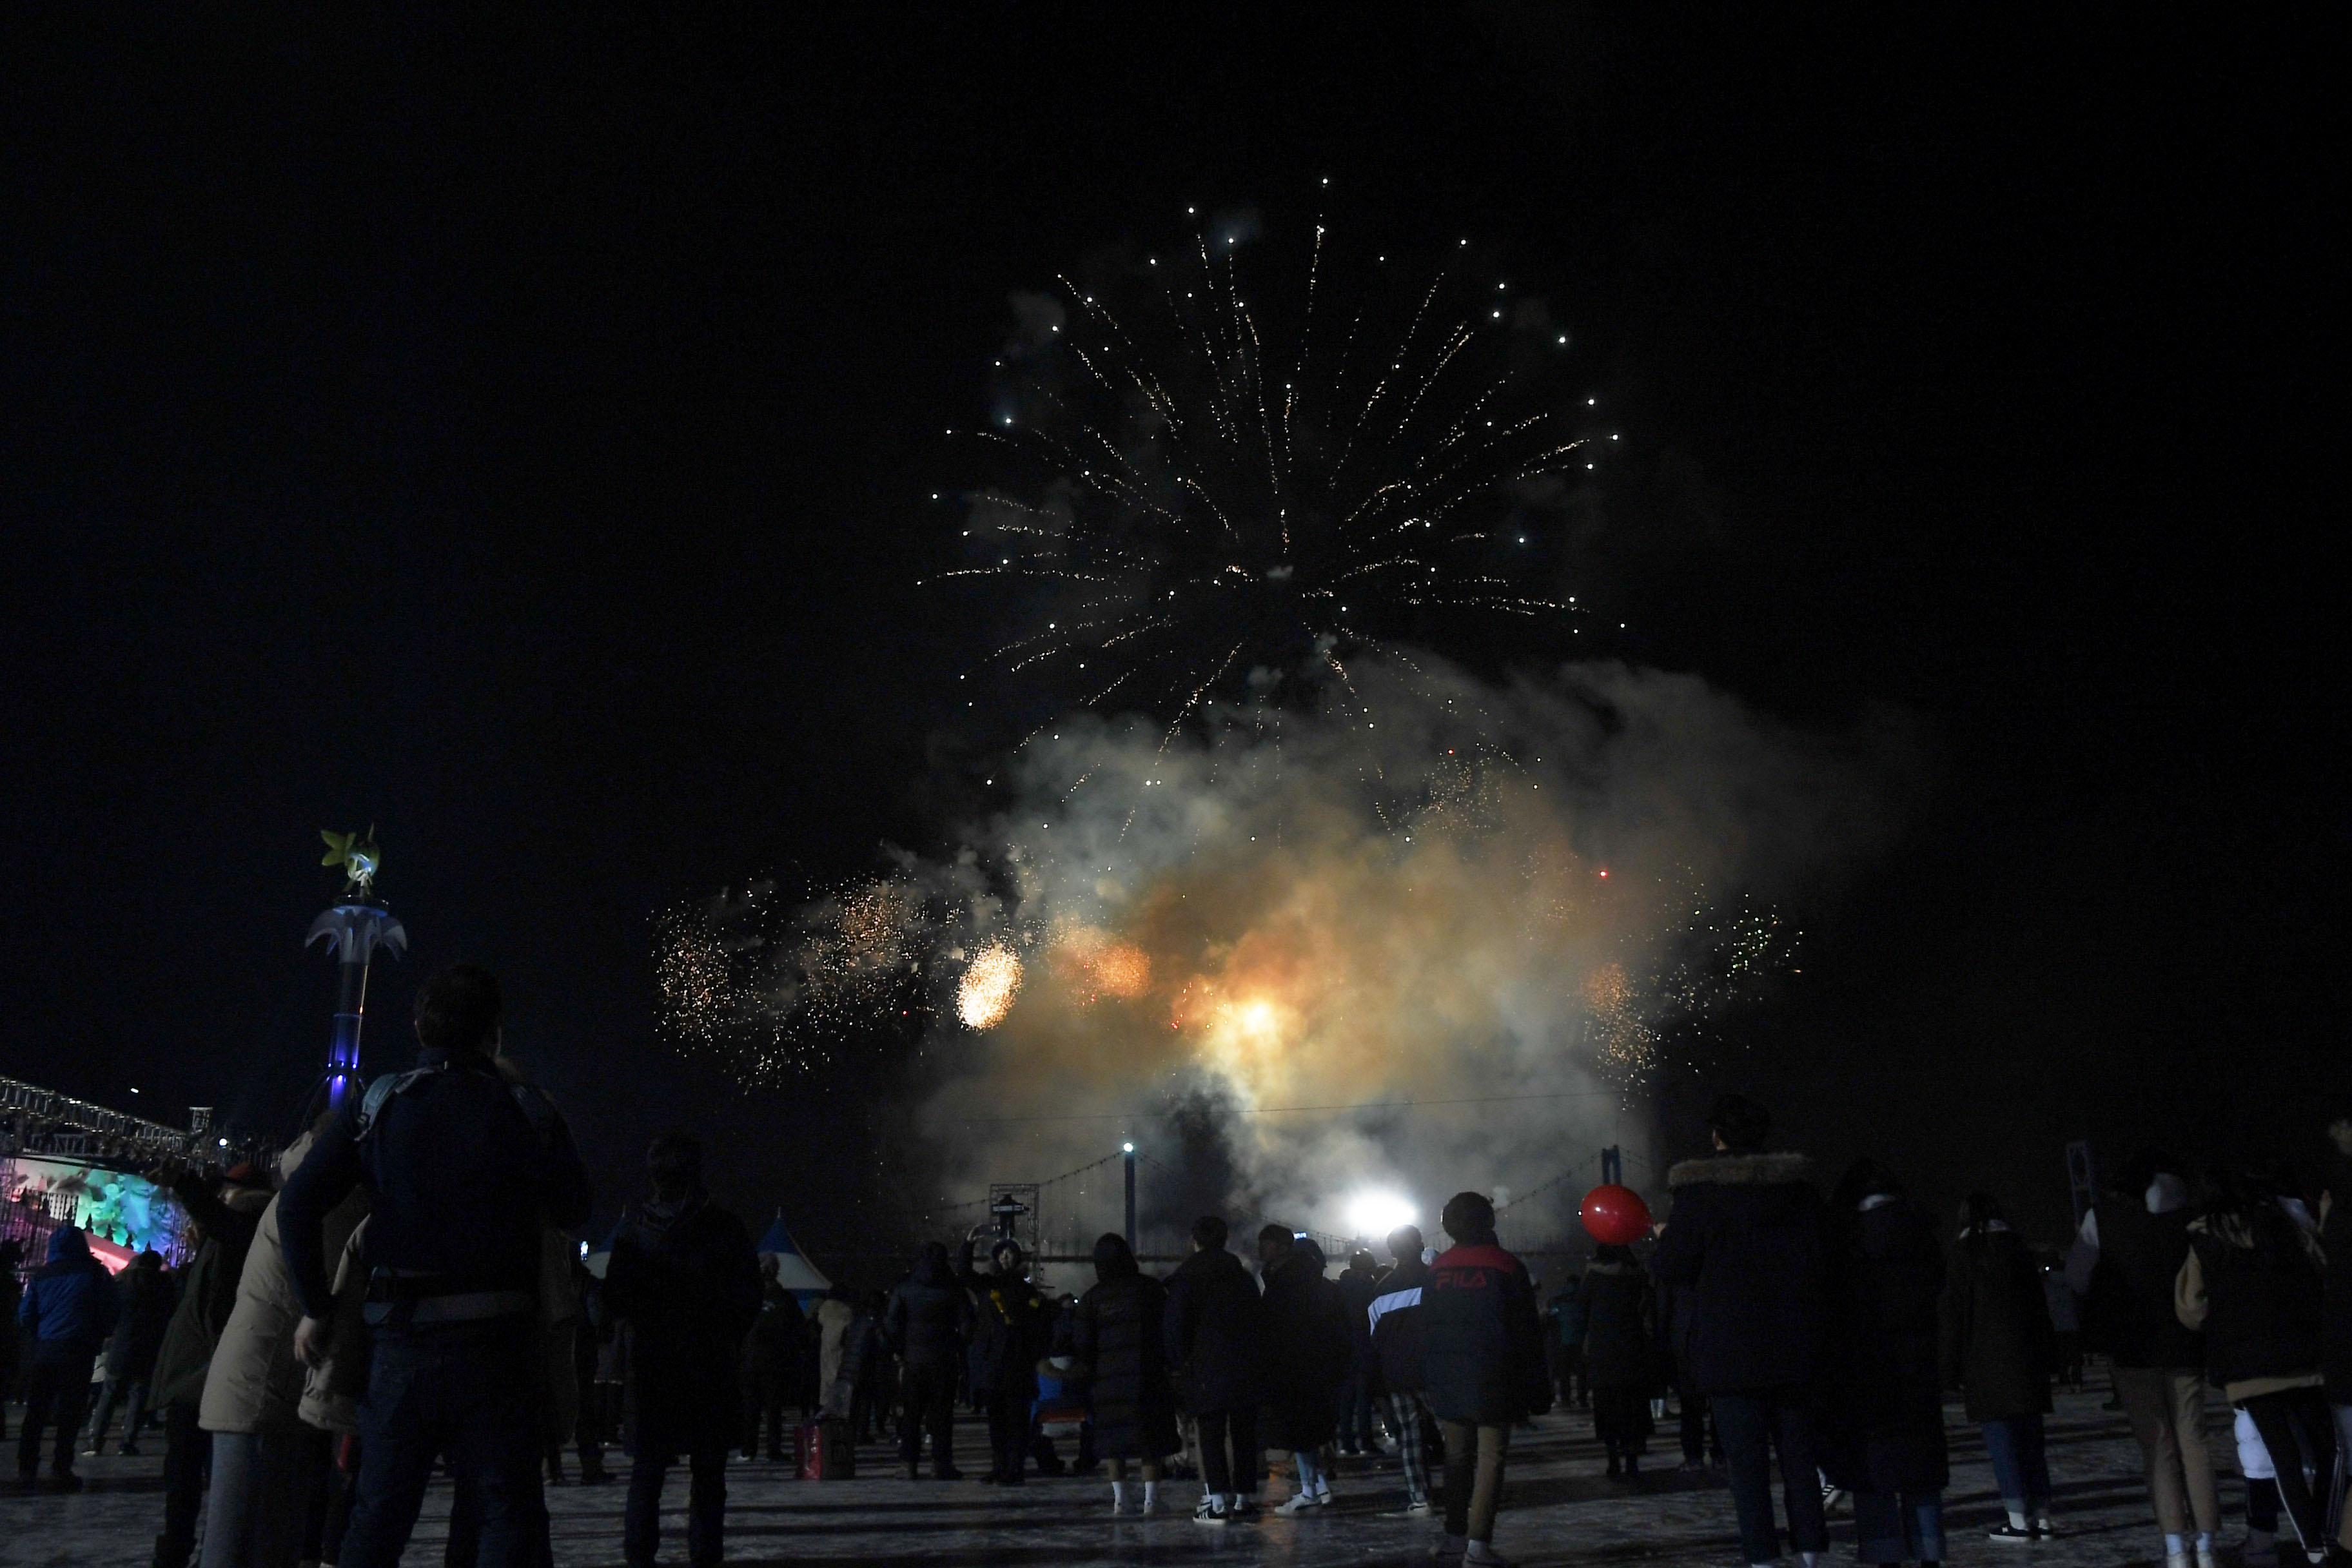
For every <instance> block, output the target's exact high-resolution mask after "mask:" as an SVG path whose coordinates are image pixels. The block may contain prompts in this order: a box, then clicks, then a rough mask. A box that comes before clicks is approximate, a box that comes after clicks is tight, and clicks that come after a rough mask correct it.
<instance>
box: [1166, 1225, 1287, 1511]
mask: <svg viewBox="0 0 2352 1568" xmlns="http://www.w3.org/2000/svg"><path fill="white" fill-rule="evenodd" d="M1227 1235H1228V1232H1227V1230H1226V1227H1225V1222H1224V1221H1223V1219H1222V1218H1220V1217H1219V1216H1217V1215H1202V1216H1201V1217H1200V1218H1199V1219H1196V1220H1194V1221H1193V1222H1192V1256H1191V1257H1189V1258H1185V1259H1184V1261H1183V1262H1182V1263H1181V1264H1180V1265H1178V1266H1177V1268H1176V1272H1175V1273H1174V1274H1173V1275H1171V1276H1170V1278H1169V1280H1168V1306H1167V1310H1166V1312H1165V1314H1164V1316H1163V1317H1162V1319H1161V1335H1162V1339H1163V1342H1164V1348H1165V1349H1166V1351H1167V1360H1168V1365H1169V1367H1170V1368H1171V1370H1172V1371H1173V1372H1174V1373H1175V1375H1176V1397H1177V1400H1178V1402H1179V1403H1180V1404H1181V1405H1182V1406H1183V1407H1184V1411H1185V1414H1187V1415H1190V1416H1192V1420H1193V1423H1194V1425H1195V1426H1196V1427H1197V1429H1198V1431H1199V1434H1200V1441H1201V1502H1200V1506H1199V1507H1198V1508H1196V1509H1194V1510H1193V1511H1192V1520H1193V1522H1194V1523H1196V1524H1206V1525H1224V1524H1229V1523H1232V1522H1234V1521H1238V1520H1241V1519H1244V1518H1246V1517H1247V1516H1248V1514H1249V1513H1250V1512H1251V1511H1253V1510H1255V1507H1256V1499H1257V1494H1258V1492H1259V1490H1260V1489H1262V1488H1263V1487H1264V1486H1265V1458H1264V1455H1263V1453H1262V1451H1261V1450H1260V1449H1259V1447H1258V1438H1257V1409H1258V1404H1259V1402H1260V1401H1261V1400H1262V1399H1264V1398H1265V1304H1264V1302H1263V1301H1261V1300H1259V1297H1258V1288H1257V1281H1256V1280H1255V1279H1251V1278H1250V1274H1249V1270H1248V1269H1247V1268H1244V1267H1242V1260H1241V1259H1240V1258H1235V1257H1234V1255H1233V1254H1232V1253H1231V1252H1228V1251H1226V1250H1225V1238H1226V1237H1227Z"/></svg>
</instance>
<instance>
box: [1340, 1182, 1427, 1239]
mask: <svg viewBox="0 0 2352 1568" xmlns="http://www.w3.org/2000/svg"><path fill="white" fill-rule="evenodd" d="M1420 1218H1421V1211H1420V1210H1419V1209H1417V1208H1415V1207H1413V1206H1412V1199H1411V1198H1408V1197H1406V1196H1405V1195H1404V1194H1402V1193H1395V1192H1389V1191H1386V1190H1383V1189H1374V1190H1371V1191H1368V1192H1361V1193H1358V1194H1356V1195H1355V1196H1354V1197H1352V1198H1349V1200H1348V1228H1349V1230H1350V1231H1353V1232H1354V1233H1355V1234H1356V1235H1358V1236H1360V1237H1367V1238H1370V1239H1377V1238H1379V1237H1385V1236H1387V1235H1388V1233H1389V1232H1391V1231H1392V1230H1394V1229H1395V1228H1396V1227H1397V1226H1401V1225H1412V1224H1413V1223H1414V1222H1415V1221H1417V1220H1419V1219H1420Z"/></svg>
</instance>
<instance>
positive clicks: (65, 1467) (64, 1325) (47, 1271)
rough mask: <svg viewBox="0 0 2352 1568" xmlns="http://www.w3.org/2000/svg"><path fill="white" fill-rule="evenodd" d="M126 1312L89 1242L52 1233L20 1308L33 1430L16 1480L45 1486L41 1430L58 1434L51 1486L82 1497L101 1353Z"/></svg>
mask: <svg viewBox="0 0 2352 1568" xmlns="http://www.w3.org/2000/svg"><path fill="white" fill-rule="evenodd" d="M120 1311H121V1299H120V1298H119V1297H118V1296H117V1294H116V1292H115V1285H114V1277H113V1276H112V1275H110V1274H109V1273H108V1272H107V1271H106V1265H104V1264H103V1263H100V1261H99V1260H98V1259H97V1258H92V1257H91V1256H90V1255H89V1237H85V1236H83V1235H82V1233H81V1231H80V1230H79V1228H77V1227H76V1226H58V1228H57V1229H56V1230H54V1231H51V1232H50V1233H49V1253H48V1261H47V1263H44V1264H43V1265H42V1266H41V1267H40V1268H37V1269H36V1270H35V1271H34V1273H33V1278H32V1279H30V1280H28V1281H26V1285H25V1295H24V1299H23V1300H20V1301H18V1302H17V1303H16V1322H17V1326H18V1327H20V1328H22V1329H23V1330H24V1331H25V1426H24V1430H23V1431H21V1432H19V1433H18V1434H17V1436H16V1475H17V1479H20V1480H21V1481H23V1482H24V1484H25V1485H26V1486H28V1487H29V1486H31V1485H32V1484H33V1483H34V1482H35V1481H36V1480H37V1479H39V1473H40V1468H41V1429H42V1428H43V1427H44V1426H55V1427H56V1429H57V1430H56V1437H55V1452H54V1454H53V1456H52V1458H51V1459H50V1462H49V1485H50V1486H52V1487H54V1488H55V1489H58V1491H79V1490H80V1489H81V1478H80V1477H79V1476H78V1475H76V1474H74V1468H73V1460H74V1436H75V1434H76V1433H78V1432H79V1431H80V1430H81V1417H82V1410H83V1406H84V1405H85V1403H86V1402H87V1401H88V1400H89V1379H90V1373H91V1372H92V1371H93V1370H94V1369H95V1368H96V1366H97V1364H98V1352H99V1350H100V1347H101V1346H103V1345H104V1344H105V1343H106V1339H107V1336H108V1335H109V1334H111V1333H112V1332H114V1323H115V1319H116V1316H117V1314H118V1313H119V1312H120Z"/></svg>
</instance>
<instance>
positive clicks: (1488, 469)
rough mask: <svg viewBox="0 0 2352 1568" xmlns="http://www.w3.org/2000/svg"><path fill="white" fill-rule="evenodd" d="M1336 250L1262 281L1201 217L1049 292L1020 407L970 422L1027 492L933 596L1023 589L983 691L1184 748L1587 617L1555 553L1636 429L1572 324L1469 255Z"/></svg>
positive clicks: (1006, 392)
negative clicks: (1207, 724)
mask: <svg viewBox="0 0 2352 1568" xmlns="http://www.w3.org/2000/svg"><path fill="white" fill-rule="evenodd" d="M1326 240H1327V230H1326V228H1325V226H1323V225H1322V224H1321V223H1319V222H1318V224H1316V226H1315V227H1314V231H1313V238H1312V245H1311V247H1309V249H1308V250H1307V256H1306V258H1305V265H1304V268H1303V278H1302V279H1293V280H1288V281H1286V280H1284V279H1282V278H1281V277H1279V276H1278V275H1277V276H1276V277H1273V278H1269V279H1266V280H1265V281H1264V282H1258V281H1256V280H1255V279H1254V278H1251V277H1247V276H1245V274H1244V268H1243V263H1242V259H1241V257H1242V250H1243V241H1242V237H1241V236H1240V234H1239V233H1238V232H1233V231H1231V229H1230V228H1229V229H1228V230H1227V231H1225V232H1217V231H1213V229H1211V228H1207V227H1198V226H1196V227H1195V228H1194V231H1193V233H1192V236H1191V237H1190V239H1189V241H1188V243H1187V244H1186V245H1185V246H1184V247H1181V249H1177V250H1171V252H1169V253H1167V254H1164V255H1153V256H1150V257H1147V258H1144V261H1143V263H1142V265H1141V266H1140V267H1139V268H1131V269H1130V275H1129V276H1128V277H1126V278H1124V279H1118V280H1115V281H1111V282H1107V283H1106V284H1105V285H1104V286H1103V287H1102V288H1101V289H1095V288H1090V287H1087V286H1083V285H1081V284H1079V283H1077V282H1076V281H1073V280H1072V279H1070V278H1068V277H1063V278H1060V279H1057V280H1056V289H1055V294H1054V295H1053V296H1052V297H1051V299H1050V300H1041V301H1038V302H1037V305H1036V308H1034V309H1033V310H1032V311H1031V312H1030V315H1031V321H1032V328H1031V330H1030V331H1028V332H1027V334H1026V336H1025V338H1024V341H1023V342H1019V343H1016V344H1014V345H1013V346H1012V347H1010V348H1008V349H1007V350H1006V352H1005V356H1004V357H1003V359H1000V361H999V362H998V363H999V364H1000V366H1002V367H1003V369H1004V371H1005V373H1006V374H1007V377H1008V380H1007V383H1006V384H1005V385H1004V386H1003V389H1002V391H1001V393H1000V402H999V408H998V412H997V413H996V414H995V415H994V416H992V420H991V422H990V423H988V424H986V425H983V426H980V427H978V428H975V429H971V430H969V431H965V432H956V431H950V435H951V436H959V437H963V438H968V439H971V440H972V441H976V442H979V443H982V444H984V445H985V446H986V447H987V448H989V449H990V450H991V451H992V452H994V453H995V454H997V456H998V457H999V458H1002V459H1003V461H1002V462H1001V463H999V464H996V465H994V466H997V467H1001V468H1004V469H1007V470H1009V471H1010V473H1011V474H1012V475H1013V476H1014V477H1013V478H1012V479H1010V480H1009V481H1007V482H1003V483H998V484H991V485H986V486H983V487H982V488H980V489H977V490H976V491H973V492H971V493H970V494H969V495H967V496H965V497H963V498H961V499H962V500H965V501H966V502H968V504H969V507H970V515H969V519H968V526H967V528H966V530H965V538H966V539H967V540H968V541H970V542H971V549H972V551H973V552H974V556H975V558H974V560H973V561H972V563H971V564H969V565H966V566H963V567H961V568H958V569H955V570H951V571H949V572H945V573H942V574H940V576H939V578H937V579H935V580H934V581H936V582H939V583H941V584H959V583H970V584H982V585H988V586H992V587H996V588H999V589H1005V590H1021V591H1022V592H1019V593H1016V594H1014V595H1012V600H1013V601H1016V602H1017V603H1019V604H1020V605H1024V606H1025V607H1026V609H1027V611H1028V613H1029V615H1030V616H1032V617H1033V618H1032V620H1031V624H1029V625H1028V626H1027V627H1026V628H1025V629H1024V630H1022V631H1021V632H1019V633H1018V634H1017V635H1015V636H1013V637H1010V638H1009V639H1008V640H1006V641H1005V642H1004V643H1003V644H1002V646H1000V647H997V648H996V649H995V650H994V652H993V653H992V655H991V656H990V658H988V660H987V661H986V668H984V669H982V670H980V671H975V672H973V673H974V674H978V675H980V676H982V679H983V680H984V679H986V677H987V675H988V674H990V673H994V674H997V675H999V676H1003V677H1013V676H1017V677H1019V678H1020V681H1021V683H1022V687H1023V689H1024V691H1025V692H1026V693H1028V694H1031V695H1032V696H1033V698H1034V695H1035V694H1037V693H1040V692H1047V693H1052V694H1053V696H1054V702H1055V706H1054V714H1055V717H1058V716H1059V715H1060V714H1061V713H1063V712H1066V711H1068V710H1070V709H1071V708H1073V707H1077V708H1094V709H1101V710H1108V708H1109V707H1110V705H1112V704H1114V703H1116V704H1117V705H1118V708H1119V709H1120V710H1140V711H1144V712H1150V713H1155V714H1158V715H1160V718H1161V719H1162V721H1164V722H1165V723H1166V724H1167V725H1168V726H1169V731H1168V733H1169V736H1170V739H1171V740H1172V739H1173V737H1174V735H1175V734H1176V733H1177V731H1178V730H1179V729H1180V728H1181V726H1182V725H1183V724H1184V722H1185V721H1187V720H1188V719H1190V718H1192V716H1193V715H1195V714H1197V713H1199V712H1200V711H1201V710H1202V707H1203V705H1204V704H1207V703H1210V702H1213V701H1215V700H1219V699H1228V698H1236V697H1241V696H1244V695H1246V696H1247V697H1248V699H1249V700H1267V699H1268V698H1269V696H1270V695H1274V694H1276V692H1277V689H1279V688H1282V687H1284V686H1286V685H1291V686H1295V685H1297V683H1300V682H1305V683H1307V685H1309V686H1312V685H1315V684H1318V683H1320V682H1321V681H1322V680H1323V679H1327V678H1328V679H1337V680H1338V681H1339V682H1340V683H1341V685H1342V686H1343V687H1344V686H1345V684H1346V680H1347V667H1348V662H1349V660H1351V659H1353V658H1357V657H1359V656H1360V655H1362V654H1365V653H1370V652H1375V651H1381V650H1383V649H1384V648H1386V647H1390V646H1391V644H1393V643H1395V642H1397V641H1399V640H1405V641H1410V642H1412V643H1414V644H1418V645H1422V646H1430V645H1433V644H1434V645H1443V643H1444V641H1445V640H1447V637H1449V636H1450V635H1453V634H1455V633H1458V632H1459V631H1461V630H1463V629H1465V627H1467V626H1471V625H1472V624H1474V623H1477V622H1481V621H1486V622H1492V621H1495V620H1497V619H1499V618H1503V617H1520V618H1528V617H1544V618H1549V619H1552V620H1554V621H1556V622H1559V623H1561V624H1562V626H1563V629H1568V628H1567V623H1568V622H1569V620H1570V617H1575V616H1580V614H1581V611H1580V607H1579V605H1577V603H1576V601H1575V599H1574V597H1572V596H1569V595H1562V594H1558V593H1555V592H1554V591H1553V589H1552V588H1551V586H1550V585H1549V582H1548V581H1546V580H1545V575H1544V574H1547V573H1549V574H1557V573H1558V572H1559V569H1560V563H1559V558H1558V556H1557V555H1556V553H1555V552H1553V551H1552V549H1551V548H1550V544H1551V539H1550V537H1549V536H1550V534H1551V533H1552V532H1553V531H1554V529H1553V527H1552V524H1553V520H1554V518H1555V516H1556V515H1557V513H1558V512H1559V510H1561V509H1562V507H1563V506H1564V505H1565V504H1566V503H1567V501H1568V500H1569V499H1570V492H1571V489H1572V487H1573V485H1574V483H1575V482H1576V481H1580V480H1581V479H1584V478H1585V476H1586V475H1587V474H1588V473H1589V472H1590V471H1591V469H1592V468H1593V467H1594V465H1595V462H1596V460H1597V458H1598V457H1599V454H1600V453H1601V451H1604V450H1608V449H1610V448H1611V447H1612V443H1613V442H1614V441H1615V440H1616V433H1615V432H1613V431H1608V430H1605V429H1597V428H1593V427H1591V425H1590V421H1591V420H1592V419H1594V418H1596V417H1597V415H1596V414H1595V408H1596V405H1597V400H1596V399H1595V398H1593V397H1591V396H1588V395H1579V393H1578V392H1577V391H1576V390H1575V387H1574V383H1573V380H1572V378H1573V375H1574V370H1573V366H1572V363H1571V362H1570V359H1569V341H1568V336H1567V334H1566V333H1564V332H1562V331H1559V329H1558V328H1557V326H1556V325H1555V324H1554V323H1553V321H1551V319H1550V316H1549V311H1548V310H1547V309H1546V308H1545V306H1544V305H1543V303H1542V301H1541V300H1538V299H1534V298H1532V297H1528V296H1526V295H1523V294H1520V293H1517V292H1515V291H1514V290H1513V289H1511V287H1510V286H1509V283H1508V280H1507V279H1496V278H1495V277H1494V276H1493V271H1494V268H1492V267H1491V265H1489V264H1485V263H1482V262H1481V261H1480V260H1479V259H1478V258H1477V256H1476V254H1475V252H1474V251H1473V250H1472V249H1471V247H1470V246H1469V242H1468V241H1467V240H1464V241H1462V242H1461V243H1460V244H1459V245H1458V246H1454V247H1450V250H1451V254H1449V255H1448V256H1447V258H1446V259H1445V261H1444V265H1443V266H1442V267H1440V268H1438V269H1437V270H1436V272H1435V275H1434V277H1433V278H1426V279H1425V280H1418V279H1416V280H1408V279H1407V277H1406V273H1407V271H1408V269H1407V268H1404V267H1403V266H1402V264H1401V263H1400V264H1398V265H1394V266H1392V265H1391V262H1390V258H1388V257H1386V256H1381V257H1378V258H1376V259H1375V260H1374V261H1373V262H1372V263H1370V265H1369V266H1363V267H1358V268H1353V269H1352V275H1351V274H1350V269H1349V268H1344V267H1342V266H1341V265H1340V261H1339V258H1338V257H1337V256H1336V255H1335V254H1333V251H1334V248H1335V247H1329V246H1327V244H1326ZM1114 292H1117V293H1118V296H1119V298H1118V300H1117V301H1116V302H1115V301H1114V299H1113V297H1112V296H1113V293H1114ZM1375 345H1384V346H1377V347H1376V346H1375ZM1007 606H1008V598H1007V595H1005V594H1003V593H999V594H998V595H995V599H994V603H993V605H992V607H993V608H995V609H996V610H998V611H999V612H1002V611H1003V609H1005V608H1006V607H1007ZM968 679H969V678H968ZM971 702H972V705H974V706H976V705H977V703H978V699H977V698H974V699H972V700H971ZM1033 705H1034V704H1033ZM1356 716H1357V719H1358V721H1360V722H1361V723H1363V724H1365V725H1367V726H1370V725H1372V724H1374V723H1376V722H1377V720H1376V718H1375V717H1374V716H1373V715H1372V714H1371V713H1370V712H1369V711H1368V710H1361V709H1360V707H1359V710H1358V712H1357V715H1356ZM1052 722H1053V719H1052V718H1050V717H1049V718H1048V719H1047V720H1046V721H1045V724H1044V726H1043V727H1041V728H1040V729H1039V730H1038V731H1033V733H1032V736H1031V739H1033V740H1034V738H1035V736H1036V735H1037V734H1041V733H1044V732H1045V731H1047V730H1050V728H1051V724H1052Z"/></svg>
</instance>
